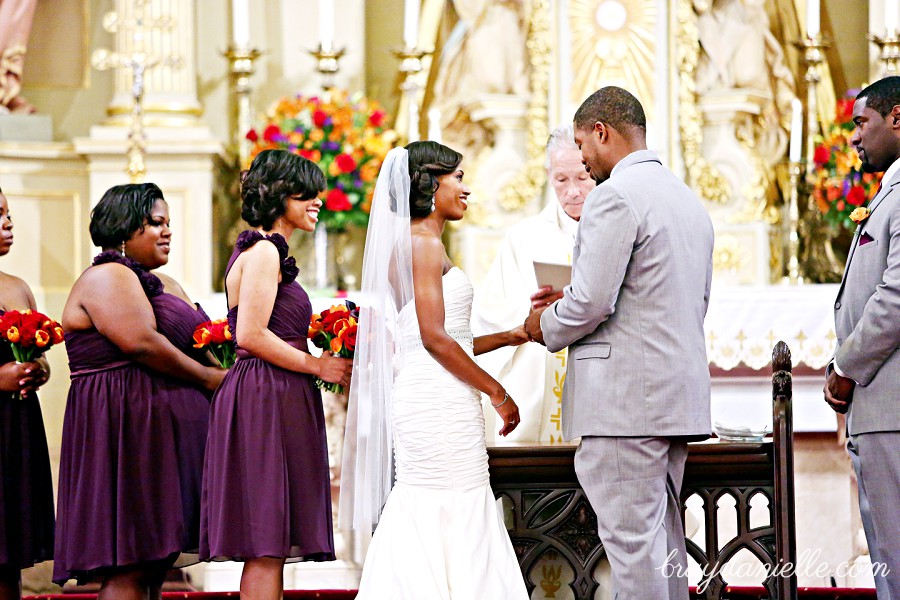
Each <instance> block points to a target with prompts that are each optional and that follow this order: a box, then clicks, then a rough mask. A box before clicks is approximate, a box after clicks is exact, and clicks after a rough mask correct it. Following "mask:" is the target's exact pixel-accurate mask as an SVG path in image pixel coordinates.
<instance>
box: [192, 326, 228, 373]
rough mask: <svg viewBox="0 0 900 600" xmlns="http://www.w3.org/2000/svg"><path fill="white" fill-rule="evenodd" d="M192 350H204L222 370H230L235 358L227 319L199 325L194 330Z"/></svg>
mask: <svg viewBox="0 0 900 600" xmlns="http://www.w3.org/2000/svg"><path fill="white" fill-rule="evenodd" d="M194 348H205V349H206V350H209V352H210V353H212V355H213V356H214V357H215V359H216V360H217V361H218V362H219V364H220V365H222V368H224V369H230V368H231V367H232V366H233V365H234V361H235V359H236V358H237V356H236V354H235V349H234V341H233V340H232V339H231V327H230V326H229V325H228V319H218V320H216V321H207V322H206V323H200V324H199V325H197V328H196V329H194Z"/></svg>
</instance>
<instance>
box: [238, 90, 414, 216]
mask: <svg viewBox="0 0 900 600" xmlns="http://www.w3.org/2000/svg"><path fill="white" fill-rule="evenodd" d="M386 121H387V114H386V113H385V112H384V110H382V109H381V107H380V106H379V104H378V103H377V102H375V101H374V100H369V99H367V98H366V97H365V96H363V95H361V94H354V95H352V96H351V95H349V94H348V93H347V92H345V91H341V90H331V91H329V92H327V93H326V94H324V95H323V96H321V97H319V96H311V97H306V96H301V95H299V94H298V95H297V96H293V97H285V98H282V99H281V100H278V101H277V102H276V103H275V104H274V105H273V106H272V108H270V109H269V111H268V114H267V115H266V123H265V126H263V127H262V129H261V131H257V130H256V129H251V130H250V131H249V132H248V133H247V139H249V140H250V141H251V142H252V143H253V147H252V149H251V153H250V154H251V157H255V156H256V155H257V154H259V153H260V152H262V151H263V150H268V149H282V150H288V151H290V152H294V153H295V154H299V155H300V156H303V157H305V158H308V159H309V160H311V161H312V162H314V163H316V164H317V165H319V168H321V169H322V171H323V172H324V173H325V179H326V180H327V185H326V189H325V191H324V192H323V193H322V196H321V198H322V201H323V203H324V206H323V208H324V210H321V211H320V212H319V221H320V222H321V223H323V224H324V225H325V227H326V228H327V229H329V230H331V231H341V230H343V229H344V228H345V227H346V226H347V225H350V224H353V225H359V226H365V225H366V224H367V223H368V222H369V210H370V208H371V204H372V194H373V193H374V190H375V180H376V179H377V178H378V170H379V169H380V168H381V163H382V162H383V161H384V157H385V156H386V155H387V153H388V151H390V149H391V147H392V146H393V144H394V142H395V140H396V139H397V135H396V133H394V131H393V130H391V129H388V128H386V127H385V122H386Z"/></svg>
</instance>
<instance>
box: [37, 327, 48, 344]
mask: <svg viewBox="0 0 900 600" xmlns="http://www.w3.org/2000/svg"><path fill="white" fill-rule="evenodd" d="M49 343H50V334H49V333H47V332H46V331H45V330H43V329H38V330H37V331H36V332H35V334H34V345H35V346H37V347H38V348H44V347H46V346H47V344H49Z"/></svg>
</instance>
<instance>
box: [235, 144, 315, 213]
mask: <svg viewBox="0 0 900 600" xmlns="http://www.w3.org/2000/svg"><path fill="white" fill-rule="evenodd" d="M324 189H325V175H323V174H322V170H321V169H319V167H317V166H316V165H315V163H313V162H311V161H309V160H307V159H305V158H303V157H302V156H298V155H296V154H293V153H291V152H288V151H287V150H263V151H262V152H260V153H259V154H257V155H256V158H254V159H253V163H252V164H251V165H250V170H249V171H243V172H242V173H241V200H242V201H243V205H242V206H241V217H242V218H243V219H244V220H245V221H247V223H249V224H250V225H251V226H252V227H262V228H263V229H264V230H265V231H269V230H271V229H272V226H273V225H275V221H277V220H278V217H280V216H281V215H283V214H284V210H285V203H286V202H287V200H288V198H290V197H291V196H299V197H300V198H301V199H303V200H312V199H313V198H315V197H316V196H318V195H319V192H321V191H322V190H324Z"/></svg>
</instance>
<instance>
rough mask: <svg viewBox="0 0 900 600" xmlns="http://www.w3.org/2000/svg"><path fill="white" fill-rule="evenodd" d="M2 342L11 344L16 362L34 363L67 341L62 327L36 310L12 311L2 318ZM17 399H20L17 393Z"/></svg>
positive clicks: (0, 323)
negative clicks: (57, 345) (54, 347)
mask: <svg viewBox="0 0 900 600" xmlns="http://www.w3.org/2000/svg"><path fill="white" fill-rule="evenodd" d="M0 340H4V341H5V342H7V343H9V345H10V348H12V354H13V358H15V359H16V362H20V363H26V362H32V361H34V360H37V359H38V358H40V357H41V356H42V355H43V354H44V352H46V351H47V350H48V349H49V348H51V347H53V346H55V345H56V344H61V343H63V342H64V341H65V335H64V334H63V328H62V326H61V325H60V324H59V323H57V322H56V321H54V320H53V319H51V318H50V317H48V316H47V315H45V314H43V313H39V312H37V311H36V310H24V311H22V312H19V311H17V310H10V311H8V312H6V313H4V314H3V316H2V317H0ZM15 397H16V398H18V397H19V393H18V392H16V394H15Z"/></svg>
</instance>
